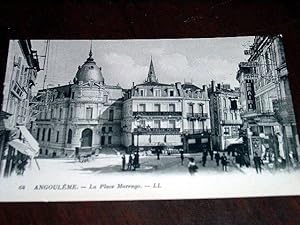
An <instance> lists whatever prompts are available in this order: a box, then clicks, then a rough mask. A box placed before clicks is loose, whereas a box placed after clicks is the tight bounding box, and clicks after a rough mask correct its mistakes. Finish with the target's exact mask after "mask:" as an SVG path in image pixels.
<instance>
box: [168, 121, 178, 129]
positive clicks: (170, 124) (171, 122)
mask: <svg viewBox="0 0 300 225" xmlns="http://www.w3.org/2000/svg"><path fill="white" fill-rule="evenodd" d="M169 128H176V121H175V120H169Z"/></svg>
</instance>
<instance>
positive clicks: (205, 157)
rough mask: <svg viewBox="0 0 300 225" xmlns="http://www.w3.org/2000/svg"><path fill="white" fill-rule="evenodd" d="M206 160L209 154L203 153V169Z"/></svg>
mask: <svg viewBox="0 0 300 225" xmlns="http://www.w3.org/2000/svg"><path fill="white" fill-rule="evenodd" d="M206 159H207V154H205V153H203V156H202V166H203V167H205V164H206Z"/></svg>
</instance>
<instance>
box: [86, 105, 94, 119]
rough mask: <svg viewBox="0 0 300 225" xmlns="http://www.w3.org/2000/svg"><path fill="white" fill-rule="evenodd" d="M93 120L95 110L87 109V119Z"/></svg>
mask: <svg viewBox="0 0 300 225" xmlns="http://www.w3.org/2000/svg"><path fill="white" fill-rule="evenodd" d="M92 118H93V108H91V107H88V108H86V119H88V120H90V119H92Z"/></svg>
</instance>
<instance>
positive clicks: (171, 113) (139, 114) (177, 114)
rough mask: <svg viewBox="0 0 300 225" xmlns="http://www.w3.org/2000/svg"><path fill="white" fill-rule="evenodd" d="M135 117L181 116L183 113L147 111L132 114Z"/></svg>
mask: <svg viewBox="0 0 300 225" xmlns="http://www.w3.org/2000/svg"><path fill="white" fill-rule="evenodd" d="M132 114H133V116H181V115H182V112H172V111H170V112H168V111H163V112H149V111H148V112H147V111H141V112H132Z"/></svg>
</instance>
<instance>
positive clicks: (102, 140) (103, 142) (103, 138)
mask: <svg viewBox="0 0 300 225" xmlns="http://www.w3.org/2000/svg"><path fill="white" fill-rule="evenodd" d="M101 145H105V136H101Z"/></svg>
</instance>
